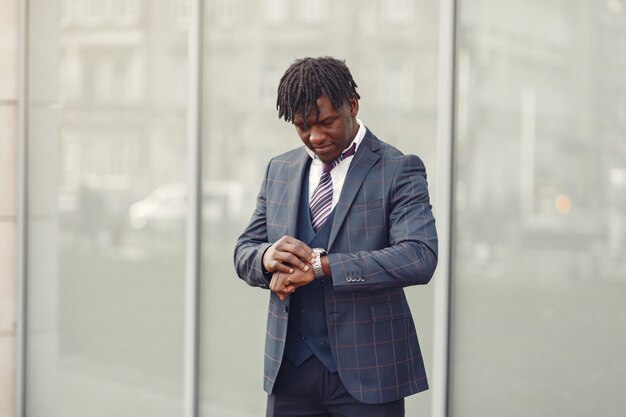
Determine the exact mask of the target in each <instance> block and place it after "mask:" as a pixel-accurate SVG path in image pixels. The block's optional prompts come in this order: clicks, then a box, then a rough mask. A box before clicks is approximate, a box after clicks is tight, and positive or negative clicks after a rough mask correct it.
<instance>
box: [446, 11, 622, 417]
mask: <svg viewBox="0 0 626 417" xmlns="http://www.w3.org/2000/svg"><path fill="white" fill-rule="evenodd" d="M460 5H461V8H460V19H459V51H458V58H459V60H458V73H457V79H458V108H457V110H458V120H457V138H456V170H457V171H456V172H457V176H456V219H457V220H456V229H455V243H456V257H455V266H454V270H455V274H454V281H453V282H454V284H453V303H452V306H453V311H452V320H453V331H452V357H451V371H452V379H451V390H452V391H451V411H452V415H453V416H455V417H457V416H477V415H486V416H520V415H528V416H570V417H574V416H589V415H602V416H621V415H623V412H624V410H625V409H626V399H625V397H624V395H623V388H624V386H626V361H624V360H623V359H622V358H623V357H624V346H626V274H625V273H624V270H625V268H626V258H625V257H624V253H625V251H626V198H625V197H626V141H625V138H626V107H625V106H626V84H625V83H624V74H626V10H625V6H626V3H625V2H624V1H622V0H610V1H588V0H575V1H542V2H540V1H511V0H509V1H500V0H465V1H461V2H460Z"/></svg>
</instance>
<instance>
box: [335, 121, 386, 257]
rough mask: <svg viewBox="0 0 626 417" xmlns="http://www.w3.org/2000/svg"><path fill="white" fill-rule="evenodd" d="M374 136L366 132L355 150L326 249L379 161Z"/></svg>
mask: <svg viewBox="0 0 626 417" xmlns="http://www.w3.org/2000/svg"><path fill="white" fill-rule="evenodd" d="M374 138H375V136H374V135H373V134H372V133H371V132H370V131H369V129H368V130H367V132H366V134H365V137H364V138H363V141H362V142H361V144H360V146H359V149H357V152H356V154H355V155H354V159H353V160H352V163H351V164H350V168H349V169H348V174H347V175H346V180H345V181H344V183H343V188H342V189H341V195H340V196H339V202H338V203H337V206H336V207H335V217H334V218H333V225H332V228H331V230H330V238H329V240H328V249H330V248H332V246H333V243H334V241H335V239H336V238H337V234H338V233H339V230H340V229H341V226H342V225H343V222H344V221H345V219H346V216H347V215H348V211H349V210H350V207H351V206H352V202H353V201H354V198H355V197H356V195H357V194H358V192H359V190H360V188H361V185H362V184H363V181H365V177H366V176H367V173H368V172H369V170H370V169H372V167H373V166H374V164H375V163H376V161H378V160H379V159H380V155H378V153H376V151H377V150H378V144H377V143H376V142H375V140H374Z"/></svg>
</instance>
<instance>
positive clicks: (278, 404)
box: [235, 57, 437, 417]
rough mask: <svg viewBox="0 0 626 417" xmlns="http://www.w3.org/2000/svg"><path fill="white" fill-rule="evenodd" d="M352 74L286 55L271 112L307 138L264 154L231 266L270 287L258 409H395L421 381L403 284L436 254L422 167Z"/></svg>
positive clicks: (304, 412) (324, 61) (424, 274)
mask: <svg viewBox="0 0 626 417" xmlns="http://www.w3.org/2000/svg"><path fill="white" fill-rule="evenodd" d="M356 87H357V85H356V83H355V82H354V80H353V79H352V75H351V74H350V71H349V70H348V68H347V67H346V65H345V64H344V63H343V62H342V61H339V60H336V59H334V58H329V57H325V58H315V59H314V58H305V59H302V60H298V61H296V62H295V63H294V64H292V65H291V66H290V67H289V69H287V71H286V72H285V74H284V76H283V77H282V79H281V80H280V84H279V87H278V101H277V109H278V111H279V118H283V119H284V120H285V121H287V122H291V123H293V124H294V126H295V128H296V132H297V133H298V135H299V136H300V139H301V140H302V142H303V143H304V145H305V146H303V147H302V146H301V147H299V148H297V149H294V150H292V151H290V152H287V153H285V154H283V155H279V156H277V157H275V158H273V159H272V160H271V161H270V163H269V165H268V167H267V170H266V172H265V178H264V180H263V184H262V185H261V190H260V192H259V195H258V199H257V206H256V210H255V212H254V214H253V215H252V219H251V221H250V224H249V225H248V227H247V228H246V229H245V231H244V232H243V234H242V235H241V236H240V238H239V240H238V241H237V244H236V247H235V268H236V270H237V274H238V275H239V277H240V278H241V279H243V280H244V281H246V282H247V283H248V284H249V285H252V286H257V287H261V288H266V289H267V288H269V289H270V290H271V294H270V300H269V312H268V322H267V336H266V343H265V380H264V388H265V390H266V391H267V392H268V394H269V396H268V404H267V415H268V416H275V417H276V416H284V417H287V416H288V417H293V416H346V417H347V416H359V417H367V416H393V417H396V416H404V397H405V396H408V395H411V394H414V393H416V392H420V391H424V390H426V389H428V383H427V380H426V373H425V371H424V364H423V361H422V356H421V353H420V348H419V344H418V340H417V335H416V331H415V326H414V323H413V318H412V317H411V313H410V311H409V306H408V304H407V301H406V297H405V295H404V291H403V287H406V286H409V285H416V284H426V283H428V281H429V280H430V278H431V276H432V275H433V272H434V270H435V267H436V265H437V234H436V230H435V220H434V218H433V215H432V212H431V205H430V202H429V195H428V189H427V183H426V171H425V168H424V165H423V163H422V161H421V160H420V159H419V158H418V157H417V156H415V155H404V154H402V152H400V151H399V150H397V149H396V148H394V147H392V146H391V145H388V144H386V143H384V142H382V141H381V140H379V139H378V138H376V136H374V134H373V133H372V132H371V131H369V129H367V128H366V127H365V126H364V125H363V123H362V122H361V121H360V120H358V119H357V113H358V111H359V101H358V100H359V99H360V96H359V94H358V93H357V92H356ZM407 134H408V135H411V132H407Z"/></svg>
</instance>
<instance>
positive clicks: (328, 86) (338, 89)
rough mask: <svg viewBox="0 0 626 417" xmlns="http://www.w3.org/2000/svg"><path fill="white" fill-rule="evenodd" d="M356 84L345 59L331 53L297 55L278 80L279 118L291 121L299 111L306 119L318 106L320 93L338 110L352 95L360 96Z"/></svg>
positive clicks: (277, 102)
mask: <svg viewBox="0 0 626 417" xmlns="http://www.w3.org/2000/svg"><path fill="white" fill-rule="evenodd" d="M356 87H357V85H356V83H355V82H354V80H353V79H352V74H350V70H349V69H348V67H347V66H346V64H345V62H344V61H340V60H338V59H335V58H332V57H320V58H303V59H298V60H296V61H295V62H294V63H293V64H291V66H290V67H289V68H288V69H287V71H285V74H284V75H283V77H282V78H281V79H280V83H279V84H278V99H277V100H276V109H277V110H278V118H279V119H280V118H283V119H284V120H285V121H286V122H293V120H294V117H295V115H296V113H301V114H302V115H303V116H304V117H305V119H306V116H308V115H309V113H311V111H312V110H313V109H314V108H317V104H316V103H317V99H318V98H320V97H321V96H327V97H328V98H329V100H330V102H331V103H332V105H333V107H334V108H335V110H339V108H340V107H341V106H342V105H343V104H344V103H345V102H346V101H348V100H350V99H351V98H353V97H356V98H357V99H360V98H361V96H359V94H358V93H357V92H356ZM318 112H319V109H318ZM305 123H306V121H305Z"/></svg>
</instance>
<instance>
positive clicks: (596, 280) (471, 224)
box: [0, 0, 626, 417]
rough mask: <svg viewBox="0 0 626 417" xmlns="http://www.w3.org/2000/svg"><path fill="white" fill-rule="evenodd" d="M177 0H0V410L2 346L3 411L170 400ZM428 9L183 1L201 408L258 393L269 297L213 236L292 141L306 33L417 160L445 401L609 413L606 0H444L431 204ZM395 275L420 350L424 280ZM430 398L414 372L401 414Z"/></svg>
mask: <svg viewBox="0 0 626 417" xmlns="http://www.w3.org/2000/svg"><path fill="white" fill-rule="evenodd" d="M24 2H26V3H27V5H28V7H27V11H28V12H27V14H26V16H24V18H25V19H24V20H25V22H26V23H27V26H26V27H27V30H26V37H25V38H26V40H27V42H26V44H22V43H20V37H19V36H18V33H19V27H20V26H19V22H20V14H19V10H20V6H21V5H23V4H24ZM190 3H191V1H190V0H22V1H21V2H20V1H18V0H0V56H2V65H0V417H13V416H15V413H16V404H15V398H16V389H18V390H19V389H21V388H20V387H16V384H15V375H16V370H17V369H20V367H21V366H22V365H21V363H18V359H17V358H20V361H22V360H23V363H24V364H25V374H24V375H23V376H24V379H25V386H24V398H25V403H24V405H25V407H24V415H23V416H22V415H20V416H16V417H26V416H27V417H104V416H116V417H118V416H119V417H122V416H129V417H130V416H132V417H141V416H150V417H176V416H182V415H183V411H182V410H183V403H184V401H185V400H184V397H185V395H186V394H185V392H184V389H183V387H184V386H185V380H184V379H185V372H184V366H185V365H184V363H185V360H187V359H188V358H186V355H187V354H188V350H187V349H186V348H185V346H184V337H185V335H184V328H185V325H184V323H185V320H186V317H185V308H186V305H185V304H186V298H185V285H186V282H185V274H186V266H185V257H186V255H188V251H190V250H194V248H189V247H187V246H186V237H185V234H186V225H187V222H188V221H189V218H188V214H187V213H188V192H187V190H188V187H187V183H188V181H189V169H188V165H189V163H190V161H189V160H188V152H187V147H188V141H189V139H188V133H189V132H188V129H189V127H188V117H189V112H190V111H194V110H195V109H190V108H189V104H188V103H189V99H188V82H189V75H188V74H189V72H190V68H189V65H191V64H190V62H193V60H191V59H190V57H189V52H188V42H189V41H188V39H189V31H190V30H191V22H192V19H196V18H198V16H193V13H192V10H194V9H193V8H192V7H190ZM439 13H440V4H439V3H438V2H436V1H430V0H369V1H356V0H346V1H330V0H317V1H308V0H306V1H305V0H266V1H263V2H257V1H252V0H207V1H205V2H204V16H202V19H203V27H202V37H203V52H202V59H203V61H202V65H201V66H199V67H201V68H202V73H201V79H202V85H203V90H202V92H201V93H202V107H201V108H202V114H200V115H198V116H199V117H200V118H201V120H202V123H203V131H202V155H201V157H202V166H203V168H202V174H201V177H202V178H201V184H202V193H201V194H202V195H201V196H198V197H199V198H200V199H201V201H202V233H201V242H202V245H201V248H202V252H201V260H202V265H201V289H200V294H198V295H199V299H200V375H199V381H198V384H199V385H198V387H199V398H198V404H199V415H200V416H203V417H231V416H232V417H252V416H260V415H264V412H265V394H264V393H263V392H262V363H263V343H264V342H263V340H264V337H265V319H266V309H267V297H268V296H267V293H265V292H264V291H263V290H260V289H255V288H249V287H247V286H246V285H244V283H243V282H241V281H240V280H239V279H237V277H236V275H235V272H234V269H233V266H232V251H233V246H234V242H235V240H236V238H237V237H238V234H239V233H240V232H241V231H242V230H243V227H244V226H245V224H246V223H247V221H248V219H249V217H250V215H251V213H252V211H253V209H254V204H255V196H256V194H257V192H258V187H259V185H260V183H261V178H262V175H263V172H264V168H265V165H266V163H267V162H268V160H269V158H270V157H271V156H273V155H275V154H277V153H280V152H283V151H286V150H288V149H291V148H293V147H295V146H297V145H298V144H299V139H298V137H297V136H296V135H295V132H294V131H293V127H292V126H290V125H288V124H286V123H284V122H282V121H280V120H278V118H277V112H276V110H275V100H276V99H275V94H276V88H277V85H278V81H279V79H280V77H281V75H282V73H283V72H284V70H285V69H286V68H287V67H288V66H289V64H291V62H292V61H293V60H294V59H296V58H299V57H304V56H322V55H332V56H335V57H338V58H342V59H345V60H346V63H347V65H348V67H349V68H350V69H351V71H352V74H353V76H354V78H355V80H356V82H357V84H358V85H359V93H360V95H361V97H362V99H361V103H360V108H361V110H360V113H359V117H360V119H361V120H363V122H364V123H365V124H366V125H367V126H368V127H369V128H370V129H371V130H372V131H373V132H374V133H375V134H376V135H378V136H379V137H380V138H382V139H384V140H386V141H387V142H389V143H392V144H394V145H395V146H397V147H399V148H400V149H401V150H403V151H404V152H407V153H415V154H418V155H420V156H421V157H422V159H423V160H424V161H425V163H426V167H427V171H428V173H429V182H430V191H431V198H432V200H433V203H434V205H435V207H434V211H435V216H436V217H437V220H438V223H439V224H440V225H446V226H447V227H448V228H449V229H450V230H451V233H450V236H449V238H448V239H449V240H450V241H451V242H452V252H451V259H450V266H451V277H450V279H451V281H450V283H451V284H450V285H451V287H450V295H449V302H450V320H449V323H446V329H445V331H446V332H448V334H449V337H450V345H449V349H448V351H447V353H446V354H447V362H448V367H449V374H448V378H449V379H448V386H447V392H446V394H447V401H448V403H447V404H448V416H450V417H464V416H468V417H470V416H471V417H473V416H498V417H508V416H511V417H513V416H546V417H549V416H570V417H576V416H581V417H582V416H585V417H587V416H590V415H595V416H606V417H613V416H615V417H617V416H623V415H624V410H626V397H625V396H624V395H623V392H624V390H625V389H626V256H625V254H626V76H625V74H626V1H624V0H567V1H565V0H549V1H548V0H457V2H456V20H455V30H456V44H455V49H454V51H455V52H454V57H455V61H456V66H455V73H454V92H455V94H454V122H453V132H454V139H453V140H454V145H453V149H454V151H453V155H452V160H451V161H450V162H451V164H452V167H453V168H452V179H453V184H452V207H453V210H452V216H451V219H448V218H446V217H445V216H439V217H438V216H437V215H438V211H437V208H438V207H437V204H436V203H437V201H440V197H441V193H450V190H449V189H448V190H439V189H438V187H437V184H438V178H439V176H441V175H444V173H443V172H442V169H446V168H445V167H444V166H441V164H440V163H438V161H439V159H440V158H439V157H440V155H439V154H438V152H441V150H440V149H439V148H438V142H437V117H438V114H439V112H440V111H441V109H440V108H438V106H439V105H438V98H437V97H438V83H439V82H440V81H441V80H439V79H438V76H439V74H441V73H442V71H441V69H440V68H438V62H439V51H440V49H441V48H442V45H441V43H440V42H439V41H440V39H438V38H439V32H440V29H441V28H440V27H439V21H440V20H439V17H440V16H439ZM444 46H445V45H444ZM451 46H452V45H448V47H451ZM20 51H25V53H26V57H27V60H28V71H27V72H25V73H20V71H19V70H18V56H19V52H20ZM20 80H25V82H26V85H27V86H28V90H27V94H26V96H25V97H20V95H19V92H18V87H17V86H18V85H19V81H20ZM20 100H25V102H26V104H25V107H26V111H27V118H26V119H24V120H21V119H19V118H18V109H19V106H20ZM20 120H21V121H20ZM20 123H21V125H20ZM20 130H23V131H25V132H26V133H25V137H26V138H27V152H26V153H20V152H18V149H19V146H18V145H19V144H18V132H19V131H20ZM20 158H23V160H20ZM21 164H23V165H24V166H26V177H25V178H26V180H25V189H24V190H23V192H22V193H18V192H17V190H18V186H17V184H18V166H20V165H21ZM445 174H448V175H449V173H445ZM18 194H19V195H18ZM26 201H27V202H28V211H27V215H26V217H25V219H24V224H25V225H26V229H25V235H24V236H19V233H18V229H17V228H16V224H17V220H18V207H20V205H21V204H22V203H23V202H26ZM21 240H23V241H25V242H26V243H27V246H26V248H25V254H24V255H25V257H26V258H25V259H26V265H25V270H26V275H25V278H26V282H27V286H26V292H25V294H24V295H25V298H26V302H27V304H26V305H27V309H26V311H25V312H24V315H23V316H24V317H20V316H19V315H18V314H17V313H16V304H17V300H16V286H17V284H16V282H17V276H18V275H19V274H18V271H19V270H20V268H21V266H20V265H19V264H18V261H17V260H16V259H17V258H16V253H17V249H16V248H17V242H18V241H21ZM435 279H437V277H436V278H435ZM407 295H408V298H409V301H410V304H411V307H412V310H413V315H414V317H415V319H416V322H417V328H418V333H419V337H420V341H421V344H422V349H423V351H424V354H425V362H426V365H427V369H428V371H429V374H430V375H432V374H433V372H432V369H431V368H432V363H433V360H432V357H433V349H432V343H433V327H434V323H433V309H434V308H436V307H437V306H436V305H435V302H434V299H435V298H434V295H433V284H431V285H428V286H425V287H419V288H418V287H414V288H409V289H407ZM20 314H21V313H20ZM19 320H24V321H25V324H26V335H25V337H26V345H25V346H26V347H25V350H24V352H16V350H15V349H16V348H15V346H16V332H15V326H16V322H17V321H19ZM431 406H432V390H431V391H428V392H425V393H422V394H419V395H416V396H413V397H410V398H408V399H407V416H429V415H431Z"/></svg>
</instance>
